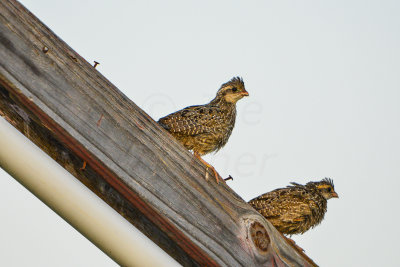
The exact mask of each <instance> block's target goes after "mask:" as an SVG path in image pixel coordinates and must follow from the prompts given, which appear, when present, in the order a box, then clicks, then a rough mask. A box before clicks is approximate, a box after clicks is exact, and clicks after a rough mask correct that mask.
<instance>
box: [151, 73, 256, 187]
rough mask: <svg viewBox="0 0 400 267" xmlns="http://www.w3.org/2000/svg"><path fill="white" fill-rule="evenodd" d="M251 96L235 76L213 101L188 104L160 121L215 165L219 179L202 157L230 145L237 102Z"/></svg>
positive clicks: (185, 144)
mask: <svg viewBox="0 0 400 267" xmlns="http://www.w3.org/2000/svg"><path fill="white" fill-rule="evenodd" d="M248 95H249V93H248V92H247V91H246V89H245V87H244V83H243V80H242V79H241V78H239V77H234V78H232V79H231V80H230V81H229V82H227V83H224V84H223V85H221V87H220V89H219V90H218V92H217V95H216V97H215V98H214V99H213V100H211V102H210V103H208V104H205V105H198V106H190V107H186V108H184V109H182V110H179V111H176V112H174V113H171V114H169V115H167V116H165V117H163V118H161V119H159V121H158V123H159V124H160V125H161V126H162V127H164V128H165V129H166V130H168V131H169V132H170V133H171V134H172V135H173V136H174V137H175V138H177V139H178V141H180V142H181V143H182V144H183V145H184V146H185V147H186V148H187V149H188V150H192V151H193V153H194V155H195V157H197V158H198V159H199V160H200V161H201V162H203V163H204V164H205V165H206V166H207V167H208V168H211V169H212V170H213V172H214V175H215V177H216V179H217V182H218V177H219V175H218V173H217V172H216V170H215V169H214V167H212V166H211V165H210V164H208V163H207V162H205V161H204V160H203V159H202V158H201V156H202V155H205V154H208V153H210V152H213V151H218V150H219V149H221V148H222V147H223V146H224V145H225V144H226V142H227V141H228V138H229V136H230V135H231V133H232V130H233V127H234V125H235V119H236V102H237V101H238V100H240V99H241V98H242V97H244V96H248Z"/></svg>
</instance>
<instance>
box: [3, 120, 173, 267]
mask: <svg viewBox="0 0 400 267" xmlns="http://www.w3.org/2000/svg"><path fill="white" fill-rule="evenodd" d="M0 167H2V168H3V169H4V170H5V171H6V172H8V173H9V174H10V175H11V176H13V177H14V178H15V179H16V180H17V181H18V182H20V183H21V184H22V185H23V186H25V187H26V188H27V189H28V190H29V191H31V192H32V193H33V194H34V195H35V196H36V197H38V198H39V199H40V200H41V201H43V202H44V203H45V204H46V205H47V206H49V207H50V208H51V209H52V210H54V211H55V212H56V213H57V214H58V215H60V216H61V217H62V218H63V219H64V220H66V221H67V222H68V223H69V224H71V225H72V226H73V227H74V228H75V229H77V230H78V231H79V232H80V233H81V234H82V235H84V236H85V237H86V238H88V239H89V240H90V241H91V242H93V244H95V245H96V246H97V247H98V248H100V249H101V250H102V251H103V252H104V253H106V254H107V255H108V256H110V257H111V258H112V259H113V260H114V261H115V262H117V263H118V264H120V265H123V266H140V267H143V266H157V267H160V266H162V267H164V266H180V265H179V264H178V263H177V262H176V261H175V260H174V259H173V258H171V257H170V256H169V255H168V254H167V253H166V252H164V251H163V250H162V249H161V248H160V247H158V246H157V245H156V244H155V243H154V242H152V241H151V240H150V239H149V238H147V237H146V236H145V235H144V234H143V233H142V232H140V231H139V230H138V229H137V228H135V227H134V226H133V225H132V224H130V223H129V222H128V221H126V220H125V219H124V218H123V217H122V216H121V215H119V214H118V213H117V212H116V211H115V210H113V209H112V208H111V207H110V206H108V205H107V204H106V203H105V202H104V201H103V200H101V199H100V198H99V197H98V196H96V195H95V194H94V193H93V192H92V191H90V190H89V189H88V188H87V187H85V186H84V185H83V184H82V183H81V182H79V181H78V180H77V179H76V178H75V177H73V176H72V175H71V174H70V173H69V172H67V171H66V170H65V169H64V168H62V167H61V166H60V165H59V164H58V163H57V162H55V161H54V160H53V159H52V158H50V157H49V156H48V155H47V154H46V153H44V152H43V151H42V150H40V149H39V148H38V147H37V146H36V145H35V144H33V143H32V142H31V141H30V140H29V139H28V138H26V137H25V136H24V135H22V134H21V133H20V132H19V131H18V130H17V129H15V128H14V127H13V126H11V125H10V124H9V123H8V122H7V121H6V120H5V119H4V118H3V117H1V116H0Z"/></svg>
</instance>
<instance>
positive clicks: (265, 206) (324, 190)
mask: <svg viewBox="0 0 400 267" xmlns="http://www.w3.org/2000/svg"><path fill="white" fill-rule="evenodd" d="M291 184H292V185H291V186H288V187H286V188H279V189H276V190H274V191H271V192H269V193H266V194H263V195H261V196H259V197H256V198H254V199H252V200H250V201H249V204H250V205H251V206H253V208H254V209H256V210H257V211H258V212H259V213H261V215H263V216H264V217H265V218H266V219H268V220H269V221H270V222H271V223H272V224H273V225H274V226H275V228H276V229H277V230H278V231H279V232H281V233H283V234H287V235H292V234H303V233H304V232H306V231H307V230H309V229H310V228H313V227H315V226H316V225H318V224H319V223H320V222H321V221H322V220H323V219H324V215H325V213H326V210H327V200H328V199H330V198H338V197H339V196H338V194H337V193H336V192H335V188H334V185H333V181H332V179H329V178H325V179H323V180H322V181H319V182H308V183H307V184H306V185H301V184H297V183H291Z"/></svg>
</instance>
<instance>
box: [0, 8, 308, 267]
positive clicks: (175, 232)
mask: <svg viewBox="0 0 400 267" xmlns="http://www.w3.org/2000/svg"><path fill="white" fill-rule="evenodd" d="M138 93H140V92H139V91H138ZM0 115H1V116H3V117H5V118H6V119H7V120H8V121H9V122H10V123H12V124H13V125H14V126H15V127H16V128H17V129H18V130H20V131H21V132H22V133H23V134H24V135H26V136H27V137H28V138H29V139H31V140H32V141H33V142H34V143H36V144H37V145H38V146H39V147H41V149H43V150H44V151H45V152H46V153H47V154H49V155H50V156H51V157H52V158H53V159H54V160H56V161H57V162H58V163H59V164H61V165H62V166H63V167H64V168H65V169H67V170H68V171H69V172H70V173H71V174H72V175H74V176H75V177H76V178H77V179H79V180H80V181H81V182H82V183H84V184H85V185H87V186H88V187H89V188H90V189H91V190H92V191H93V192H95V193H96V194H97V195H98V196H99V197H101V198H102V199H103V200H104V201H106V202H107V203H108V204H109V205H110V206H111V207H113V208H114V209H115V210H117V211H118V212H119V213H120V214H121V215H123V216H124V217H125V218H126V219H127V220H128V221H129V222H131V223H132V224H133V225H135V226H136V227H137V228H138V229H140V230H141V231H142V232H143V233H144V234H146V235H147V236H148V237H149V238H150V239H152V240H153V241H154V242H155V243H157V244H158V245H159V246H160V247H161V248H163V249H164V250H165V251H166V252H167V253H169V254H170V255H171V256H172V257H174V258H175V259H176V260H177V261H178V262H180V263H181V264H182V265H184V266H275V265H277V266H286V265H287V266H315V264H314V263H313V262H312V261H311V260H310V259H309V258H307V257H306V256H305V255H304V254H302V253H300V252H298V251H297V250H295V249H294V248H293V247H292V246H291V244H290V243H288V242H287V241H286V240H285V239H284V238H283V237H282V236H281V235H280V234H279V232H277V231H276V229H275V228H274V227H273V226H271V224H270V223H268V222H267V221H266V220H265V219H264V218H263V217H262V216H261V215H260V214H258V213H257V212H256V211H254V210H253V209H252V208H251V207H250V206H249V205H248V204H247V203H246V202H245V201H243V200H242V199H241V198H240V197H239V196H238V195H237V194H235V192H233V191H232V190H231V189H230V188H229V187H228V186H227V185H225V184H219V185H217V184H216V183H215V181H213V179H210V181H205V179H204V173H205V167H204V166H203V165H202V164H201V163H200V162H199V161H197V160H196V159H195V158H194V157H193V156H192V155H191V154H190V153H189V152H188V151H186V150H185V149H184V148H183V147H182V146H181V145H180V144H178V143H177V142H176V141H175V140H174V139H173V137H172V136H171V135H169V134H168V133H167V132H166V131H164V130H163V129H162V128H161V127H159V126H158V125H157V124H156V123H155V122H154V120H153V119H152V118H150V117H149V116H148V115H147V114H146V113H145V112H143V111H142V110H141V109H140V108H139V107H137V106H136V105H135V104H134V103H133V102H132V101H130V100H129V99H128V98H127V97H126V96H125V95H123V94H122V93H121V92H120V91H119V90H118V89H117V88H116V87H115V86H114V85H112V84H111V83H110V82H109V81H108V80H107V79H106V78H104V77H103V76H102V75H101V74H100V73H99V72H98V71H96V70H95V69H94V68H93V67H92V66H91V65H90V64H89V63H87V62H86V61H85V60H84V59H83V58H82V57H80V56H79V55H78V54H77V53H76V52H74V51H73V50H72V49H71V48H70V47H69V46H68V45H67V44H65V43H64V42H63V41H62V40H60V39H59V38H58V37H57V36H56V35H55V34H54V33H53V32H52V31H51V30H50V29H48V28H47V27H46V26H45V25H43V24H42V23H41V22H40V21H39V20H38V19H37V18H36V17H35V16H34V15H33V14H31V13H30V12H29V11H28V10H26V9H25V8H24V7H23V6H22V5H21V4H19V3H18V2H16V1H14V0H3V1H1V2H0ZM211 175H212V173H210V176H211Z"/></svg>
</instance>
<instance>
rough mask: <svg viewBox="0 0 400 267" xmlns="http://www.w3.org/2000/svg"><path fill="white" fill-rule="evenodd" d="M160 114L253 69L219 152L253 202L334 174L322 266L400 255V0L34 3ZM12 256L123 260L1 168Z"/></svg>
mask: <svg viewBox="0 0 400 267" xmlns="http://www.w3.org/2000/svg"><path fill="white" fill-rule="evenodd" d="M21 2H22V3H23V4H24V5H26V6H27V7H28V9H30V10H31V12H33V13H34V14H35V15H36V16H37V17H39V18H40V19H41V20H42V21H43V22H44V23H45V24H46V25H47V26H49V27H50V28H51V29H52V30H53V31H54V32H55V33H56V34H57V35H58V36H60V37H61V38H62V39H63V40H64V41H65V42H67V43H68V44H69V45H70V46H71V47H72V48H73V49H75V50H76V51H77V52H78V53H79V54H80V55H81V56H83V57H84V58H85V59H86V60H88V61H89V62H93V61H94V60H96V61H99V62H100V63H101V64H100V65H99V66H98V67H97V69H98V71H100V72H101V73H102V74H103V75H104V76H105V77H107V78H108V79H109V80H110V81H111V82H112V83H113V84H115V85H116V86H117V87H118V88H119V89H120V90H121V91H122V92H124V93H125V94H126V95H127V96H129V98H131V99H132V100H133V101H134V102H135V103H136V104H137V105H138V106H140V107H141V108H142V109H144V110H145V111H146V112H147V113H148V114H149V115H150V116H152V117H153V118H154V119H156V120H157V119H158V118H159V117H160V116H162V115H166V114H168V113H171V112H173V111H175V110H177V109H180V108H183V107H186V106H189V105H194V104H202V103H206V102H208V101H210V100H211V99H212V98H213V97H214V95H215V93H216V91H217V89H218V88H219V86H220V85H221V84H222V83H224V82H226V81H228V80H229V79H230V78H232V77H233V76H236V75H240V76H242V77H243V79H244V81H245V84H246V88H247V90H248V92H249V93H250V97H248V98H245V99H243V100H241V101H240V102H239V103H238V118H237V124H236V127H235V129H234V131H233V134H232V136H231V138H230V140H229V142H228V144H227V145H226V146H225V148H223V149H222V150H221V151H220V152H219V153H217V154H215V155H210V156H207V157H206V158H205V159H206V160H209V161H210V162H211V163H212V164H213V165H214V166H215V167H216V169H217V170H218V171H219V172H220V174H221V175H222V176H223V177H226V176H228V175H229V174H230V175H232V176H233V177H234V181H230V182H228V183H229V185H230V186H231V187H232V188H233V189H234V190H235V191H236V192H237V193H238V194H239V195H241V196H242V197H243V198H244V199H245V200H250V199H251V198H253V197H256V196H258V195H259V194H261V193H265V192H267V191H270V190H273V189H275V188H278V187H284V186H286V185H288V184H289V182H291V181H295V182H298V183H306V182H308V181H311V180H320V179H322V178H324V177H331V178H333V180H334V182H335V188H336V191H337V192H338V194H339V196H340V198H339V199H333V200H330V201H329V203H328V212H327V214H326V216H325V220H324V221H323V222H322V224H321V225H319V226H318V227H316V228H315V229H313V230H310V231H309V232H307V233H305V234H304V235H302V236H294V237H293V239H294V240H295V241H296V242H297V243H298V245H300V246H301V247H303V248H304V249H305V250H306V253H307V254H308V255H309V256H310V257H311V258H312V259H313V260H314V261H315V262H316V263H318V264H319V265H320V266H351V267H358V266H360V267H366V266H398V264H399V260H398V258H399V256H398V247H399V245H398V242H399V237H400V234H399V232H400V227H398V223H399V220H400V216H399V207H398V205H399V203H400V194H399V193H398V192H399V191H398V189H399V188H400V187H399V186H400V138H399V137H400V105H399V102H400V15H399V14H400V2H399V1H395V0H393V1H384V0H381V1H367V0H359V1H356V0H336V1H316V0H314V1H299V0H297V1H294V0H293V1H285V0H279V1H278V0H277V1H267V0H263V1H260V0H253V1H161V0H160V1H148V0H147V1H144V0H143V1H94V0H93V1H77V0H74V1H71V0H70V1H50V0H23V1H21ZM0 171H1V172H0V176H1V177H0V188H1V195H0V210H1V215H2V216H1V220H0V237H1V238H0V265H1V266H43V267H47V266H62V267H63V266H65V267H70V266H82V267H83V266H104V267H106V266H117V265H116V264H115V263H114V262H113V261H112V260H110V259H109V258H108V257H107V256H106V255H105V254H104V253H103V252H101V251H100V250H99V249H97V248H96V247H95V246H94V245H92V244H91V243H90V242H89V241H87V240H86V239H85V238H84V237H83V236H82V235H80V234H79V233H78V232H77V231H76V230H74V229H73V228H72V227H71V226H69V225H68V224H67V223H66V222H64V221H63V220H62V219H61V218H59V217H58V216H57V215H56V214H55V213H54V212H52V211H51V210H50V209H49V208H47V207H46V206H45V205H44V204H43V203H41V202H40V201H39V200H38V199H36V198H35V197H34V196H33V195H32V194H31V193H30V192H28V191H27V190H26V189H24V188H23V187H22V186H21V185H20V184H18V183H17V182H16V181H15V180H14V179H13V178H11V177H10V176H9V175H8V174H6V173H4V172H3V171H2V170H0Z"/></svg>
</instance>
